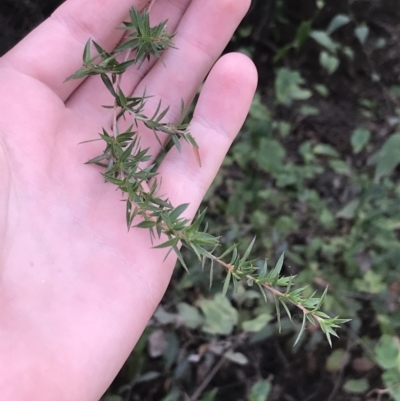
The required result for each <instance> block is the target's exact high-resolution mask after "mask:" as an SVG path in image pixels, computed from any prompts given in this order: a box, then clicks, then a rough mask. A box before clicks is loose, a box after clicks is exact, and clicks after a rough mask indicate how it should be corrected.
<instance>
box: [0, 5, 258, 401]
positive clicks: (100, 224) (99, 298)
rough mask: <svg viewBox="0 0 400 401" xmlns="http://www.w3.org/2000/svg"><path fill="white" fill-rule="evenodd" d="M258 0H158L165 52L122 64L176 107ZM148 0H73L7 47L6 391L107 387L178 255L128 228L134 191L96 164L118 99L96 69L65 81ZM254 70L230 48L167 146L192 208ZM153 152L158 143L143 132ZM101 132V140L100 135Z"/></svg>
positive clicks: (174, 175) (166, 164) (167, 175)
mask: <svg viewBox="0 0 400 401" xmlns="http://www.w3.org/2000/svg"><path fill="white" fill-rule="evenodd" d="M249 3H250V1H249V0H156V2H155V3H154V6H153V8H152V11H151V18H152V20H153V22H155V23H157V22H159V21H161V20H164V19H167V18H168V19H169V21H170V22H169V25H168V27H169V30H171V31H173V30H175V29H177V30H178V35H177V36H176V37H175V38H174V43H175V45H176V47H177V48H178V50H174V49H171V50H168V51H167V52H166V53H165V54H164V56H163V62H164V64H165V65H163V64H162V63H160V62H158V63H154V62H152V63H149V64H147V65H144V66H143V67H142V68H141V69H140V70H136V69H131V70H129V71H128V72H127V73H126V74H125V75H124V80H123V85H124V91H125V92H126V93H129V92H131V93H134V94H135V93H136V94H139V95H141V94H142V93H143V90H144V88H146V90H147V93H149V94H151V95H153V96H154V103H151V101H149V103H148V105H149V107H150V108H151V107H152V106H153V107H156V104H157V102H158V100H159V99H162V101H163V104H164V105H169V106H171V108H170V112H169V114H168V119H169V120H170V121H173V120H174V119H177V118H178V114H179V108H180V102H181V98H183V100H184V101H185V103H189V102H190V101H191V100H192V98H193V97H194V95H195V93H196V91H197V89H198V87H199V85H200V84H201V82H202V80H203V79H204V77H205V76H206V74H207V73H208V71H209V70H210V68H211V67H212V65H213V64H214V62H215V61H216V59H217V58H218V57H219V55H220V53H221V52H222V50H223V49H224V47H225V45H226V44H227V42H228V41H229V39H230V37H231V35H232V33H233V31H234V30H235V28H236V26H237V25H238V23H239V22H240V20H241V18H242V17H243V16H244V14H245V12H246V11H247V8H248V6H249ZM132 5H133V6H134V7H136V8H139V9H141V8H143V7H144V6H145V5H146V1H145V0H133V4H132V0H118V1H113V0H90V1H89V0H87V1H84V0H68V1H66V2H65V3H64V4H63V5H62V6H61V7H60V8H59V9H58V10H57V11H56V12H55V14H54V15H53V16H52V17H51V18H50V19H49V20H47V21H46V22H45V23H43V24H42V25H41V26H39V27H38V28H37V29H36V30H35V31H33V32H32V33H31V34H30V35H29V36H28V37H27V38H26V39H24V40H23V41H22V42H21V43H20V44H19V45H17V46H16V47H15V48H14V49H12V50H11V51H10V52H9V53H7V54H6V55H5V56H4V57H2V58H1V59H0V88H1V92H0V269H1V270H2V272H1V276H0V355H1V358H0V389H1V395H2V397H4V399H5V400H11V399H12V400H14V401H26V400H28V399H32V400H41V401H54V400H57V401H61V400H71V401H72V400H73V401H89V400H93V401H97V400H98V399H99V398H100V396H101V395H102V393H103V392H104V391H105V389H106V388H107V386H108V385H109V384H110V382H111V381H112V379H113V378H114V377H115V375H116V374H117V372H118V370H119V369H120V367H121V366H122V364H123V363H124V361H125V360H126V358H127V357H128V355H129V353H130V351H131V349H132V348H133V346H134V345H135V343H136V341H137V340H138V338H139V337H140V335H141V333H142V331H143V329H144V328H145V326H146V324H147V322H148V320H149V318H150V317H151V315H152V313H153V312H154V310H155V308H156V306H157V305H158V303H159V301H160V299H161V297H162V295H163V293H164V291H165V289H166V287H167V285H168V282H169V279H170V277H171V274H172V271H173V267H174V265H175V262H176V259H175V256H174V255H173V254H172V253H171V255H170V256H169V257H168V258H167V260H166V261H164V257H165V250H163V249H161V250H157V249H151V243H150V239H149V235H148V233H147V232H146V231H143V230H135V229H132V230H131V231H130V232H129V233H127V231H126V224H125V218H124V204H123V202H120V200H121V195H120V193H118V192H116V191H115V189H114V187H113V186H112V185H107V184H105V183H104V180H103V179H102V177H101V175H100V174H99V169H98V168H97V167H96V166H85V165H84V163H85V162H86V161H87V160H88V159H90V158H91V157H93V156H95V155H97V154H98V152H99V148H98V146H99V144H98V143H96V142H94V143H90V144H85V145H78V143H79V142H82V141H86V140H90V139H94V138H96V134H97V133H98V132H100V131H101V127H102V126H104V127H109V126H110V125H111V122H112V113H111V112H109V111H107V110H106V109H104V108H102V107H101V105H103V104H110V103H111V97H110V95H109V93H108V92H107V91H106V89H105V88H104V85H103V84H102V83H101V80H100V79H99V78H98V77H90V78H88V79H86V80H85V81H84V82H82V81H69V82H67V83H64V80H65V78H66V77H67V76H69V75H71V74H72V73H73V72H75V71H76V70H77V69H78V68H79V67H80V66H81V54H82V50H83V47H84V44H85V43H86V41H87V39H88V38H89V37H92V38H93V39H94V40H95V41H96V42H98V43H100V44H101V45H102V46H103V47H105V48H106V49H109V50H111V49H113V48H114V47H115V46H116V45H117V44H118V42H119V40H120V39H121V35H122V31H119V30H115V27H116V26H118V25H120V23H121V21H122V20H124V19H127V18H126V14H127V11H128V9H129V7H131V6H132ZM255 86H256V72H255V69H254V66H253V64H252V63H251V61H249V60H248V59H247V58H246V57H245V56H243V55H239V54H231V55H227V56H224V57H222V58H221V59H220V60H219V61H218V62H217V63H216V65H215V66H214V67H213V69H212V71H211V73H210V75H209V76H208V79H207V81H206V83H205V86H204V88H203V92H202V95H201V97H200V100H199V103H198V106H197V108H196V111H195V114H194V118H193V121H192V123H191V133H192V134H193V136H194V137H195V138H196V141H197V143H198V144H199V147H200V152H201V159H202V165H203V167H199V166H198V164H197V161H196V158H195V157H194V156H193V153H192V152H191V151H185V150H187V149H185V148H184V149H183V151H182V153H181V154H179V153H178V152H177V150H176V149H173V150H171V151H170V152H169V154H168V155H167V156H166V158H165V159H164V160H163V162H162V165H161V167H160V169H159V173H160V177H161V179H162V192H163V193H165V194H166V195H167V196H168V197H169V199H170V200H171V202H172V204H176V205H178V204H182V203H190V207H189V208H188V209H187V211H186V217H189V218H190V217H193V215H194V213H195V212H196V210H197V207H198V206H199V203H200V201H201V199H202V198H203V196H204V194H205V192H206V190H207V189H208V187H209V185H210V184H211V182H212V180H213V178H214V176H215V174H216V173H217V171H218V168H219V166H220V164H221V162H222V159H223V157H224V155H225V153H226V151H227V149H228V147H229V146H230V144H231V142H232V140H233V139H234V137H235V135H236V134H237V132H238V131H239V129H240V127H241V125H242V123H243V121H244V119H245V116H246V114H247V111H248V108H249V105H250V103H251V99H252V97H253V94H254V90H255ZM141 144H142V146H143V147H148V146H149V147H150V154H153V155H156V154H157V153H158V152H159V150H160V145H159V144H158V142H157V140H156V139H155V138H154V136H152V135H146V136H143V137H142V139H141ZM100 146H101V145H100Z"/></svg>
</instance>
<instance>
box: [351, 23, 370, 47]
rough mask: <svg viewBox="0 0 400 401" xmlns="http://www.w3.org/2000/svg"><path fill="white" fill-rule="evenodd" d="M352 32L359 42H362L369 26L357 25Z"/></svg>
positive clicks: (366, 37) (366, 35) (367, 33)
mask: <svg viewBox="0 0 400 401" xmlns="http://www.w3.org/2000/svg"><path fill="white" fill-rule="evenodd" d="M354 34H355V35H356V37H357V39H358V40H359V41H360V42H361V44H364V43H365V42H366V41H367V39H368V35H369V28H368V27H367V26H366V25H361V26H358V27H357V28H356V29H355V30H354Z"/></svg>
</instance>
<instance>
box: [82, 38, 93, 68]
mask: <svg viewBox="0 0 400 401" xmlns="http://www.w3.org/2000/svg"><path fill="white" fill-rule="evenodd" d="M91 44H92V41H91V39H89V40H88V41H87V42H86V45H85V48H84V50H83V57H82V59H83V63H84V64H88V63H89V62H90V47H91Z"/></svg>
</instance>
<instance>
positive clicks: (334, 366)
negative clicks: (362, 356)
mask: <svg viewBox="0 0 400 401" xmlns="http://www.w3.org/2000/svg"><path fill="white" fill-rule="evenodd" d="M349 359H350V356H349V353H348V352H347V351H346V350H344V349H342V348H339V349H337V350H335V351H333V352H332V353H331V354H330V355H329V357H328V359H327V361H326V370H327V371H328V372H339V371H340V370H341V369H343V368H344V367H345V366H346V365H347V363H348V361H349Z"/></svg>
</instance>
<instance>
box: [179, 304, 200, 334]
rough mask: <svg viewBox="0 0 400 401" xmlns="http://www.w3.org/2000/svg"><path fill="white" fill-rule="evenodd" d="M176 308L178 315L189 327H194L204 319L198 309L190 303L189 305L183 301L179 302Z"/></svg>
mask: <svg viewBox="0 0 400 401" xmlns="http://www.w3.org/2000/svg"><path fill="white" fill-rule="evenodd" d="M177 309H178V313H179V316H181V318H182V319H183V322H184V324H185V326H186V327H188V328H189V329H196V328H197V327H199V326H200V325H201V324H202V323H203V321H204V319H203V317H202V316H201V314H200V312H199V310H198V309H197V308H195V307H194V306H192V305H189V304H187V303H185V302H180V303H179V304H178V305H177Z"/></svg>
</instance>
